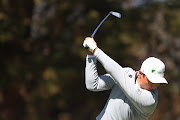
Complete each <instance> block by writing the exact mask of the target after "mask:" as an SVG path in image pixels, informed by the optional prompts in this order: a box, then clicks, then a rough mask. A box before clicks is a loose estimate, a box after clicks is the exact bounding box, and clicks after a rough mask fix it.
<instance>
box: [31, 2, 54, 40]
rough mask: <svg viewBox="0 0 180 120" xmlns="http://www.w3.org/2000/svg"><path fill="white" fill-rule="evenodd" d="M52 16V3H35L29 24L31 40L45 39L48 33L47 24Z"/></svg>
mask: <svg viewBox="0 0 180 120" xmlns="http://www.w3.org/2000/svg"><path fill="white" fill-rule="evenodd" d="M35 1H36V0H35ZM54 16H55V4H54V3H52V2H50V1H49V0H38V1H36V2H35V6H34V10H33V15H32V24H31V38H32V39H33V40H36V39H39V38H42V37H45V36H46V35H47V34H48V33H49V32H50V29H49V26H48V22H49V21H50V20H52V19H53V18H54Z"/></svg>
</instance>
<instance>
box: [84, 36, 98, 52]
mask: <svg viewBox="0 0 180 120" xmlns="http://www.w3.org/2000/svg"><path fill="white" fill-rule="evenodd" d="M83 46H84V47H85V48H88V49H89V51H90V52H93V51H94V49H95V48H97V44H96V42H95V41H94V39H93V38H90V37H88V38H86V39H85V40H84V42H83Z"/></svg>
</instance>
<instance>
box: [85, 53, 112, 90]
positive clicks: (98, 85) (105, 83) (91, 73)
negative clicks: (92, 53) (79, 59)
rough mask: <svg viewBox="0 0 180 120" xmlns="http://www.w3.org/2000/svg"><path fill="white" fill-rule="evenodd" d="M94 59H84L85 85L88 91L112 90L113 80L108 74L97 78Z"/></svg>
mask: <svg viewBox="0 0 180 120" xmlns="http://www.w3.org/2000/svg"><path fill="white" fill-rule="evenodd" d="M96 62H97V61H96V58H95V57H88V56H87V57H86V68H85V84H86V88H87V89H88V90H90V91H104V90H109V89H112V87H113V85H114V80H113V79H112V77H111V76H110V75H109V74H105V75H101V76H98V72H97V65H96Z"/></svg>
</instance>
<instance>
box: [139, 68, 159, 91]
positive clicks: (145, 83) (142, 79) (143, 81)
mask: <svg viewBox="0 0 180 120" xmlns="http://www.w3.org/2000/svg"><path fill="white" fill-rule="evenodd" d="M137 82H138V83H139V85H140V87H141V88H142V89H145V90H149V91H153V90H155V89H156V88H157V87H158V86H159V85H160V83H152V82H150V81H149V80H148V78H147V77H146V75H145V74H144V73H142V72H141V70H139V76H138V78H137Z"/></svg>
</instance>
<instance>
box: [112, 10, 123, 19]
mask: <svg viewBox="0 0 180 120" xmlns="http://www.w3.org/2000/svg"><path fill="white" fill-rule="evenodd" d="M110 13H111V14H112V15H114V16H116V17H118V18H121V14H120V13H118V12H113V11H111V12H110Z"/></svg>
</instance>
